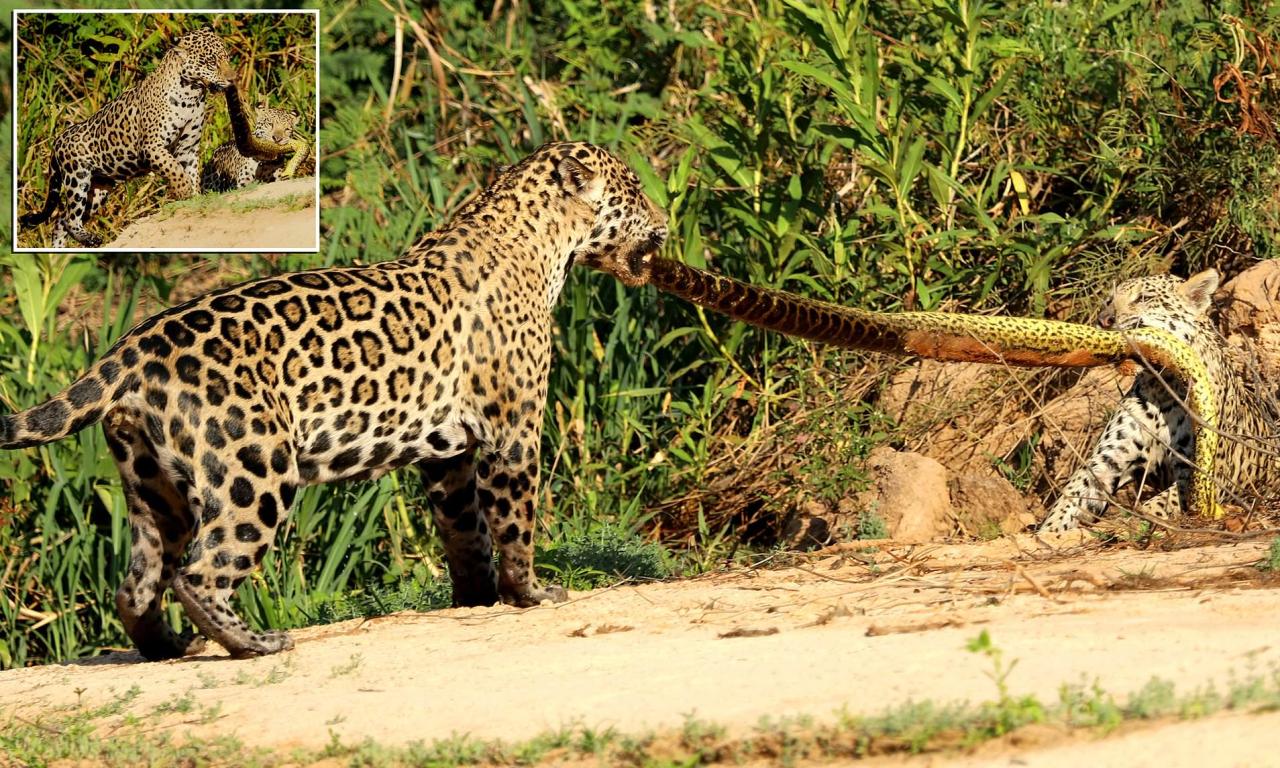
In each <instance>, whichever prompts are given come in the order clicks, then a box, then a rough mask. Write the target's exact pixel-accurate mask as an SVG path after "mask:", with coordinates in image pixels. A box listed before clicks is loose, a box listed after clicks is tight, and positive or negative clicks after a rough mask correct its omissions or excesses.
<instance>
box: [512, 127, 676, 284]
mask: <svg viewBox="0 0 1280 768" xmlns="http://www.w3.org/2000/svg"><path fill="white" fill-rule="evenodd" d="M540 156H541V157H545V158H546V159H547V161H548V163H547V166H546V167H548V168H549V170H550V175H551V181H552V184H551V186H552V187H553V188H555V189H558V190H559V193H560V194H561V195H564V196H566V197H567V198H569V203H570V204H571V205H574V206H581V207H582V210H583V211H584V212H585V213H586V214H587V215H588V216H589V217H590V220H591V227H590V231H589V232H587V233H586V236H585V237H584V238H582V239H581V240H580V241H579V242H578V243H577V245H576V246H575V247H574V249H573V255H572V260H571V261H572V263H576V264H583V265H585V266H588V267H591V268H593V269H598V270H601V271H602V272H608V273H609V274H611V275H613V276H614V277H616V278H617V279H618V280H620V281H621V282H622V283H624V284H625V285H629V286H637V285H643V284H644V283H646V282H648V280H649V262H650V259H652V258H653V256H654V254H656V253H657V252H658V250H659V249H660V248H661V247H662V244H663V243H664V242H666V239H667V214H666V213H665V212H664V211H663V210H662V209H661V208H659V207H658V206H656V205H654V204H653V202H652V201H651V200H649V198H648V197H647V196H646V195H645V193H644V189H643V187H642V186H641V184H640V179H639V178H638V177H637V176H636V174H635V173H634V172H633V171H632V170H631V169H630V168H628V167H627V166H626V164H625V163H623V162H622V161H621V160H619V159H617V158H616V157H614V156H613V155H611V154H609V153H608V152H606V151H605V150H603V149H601V148H600V147H597V146H594V145H592V144H587V143H585V142H562V143H557V144H547V145H545V146H543V147H541V148H539V149H538V150H537V151H536V152H534V155H533V157H534V158H537V157H540Z"/></svg>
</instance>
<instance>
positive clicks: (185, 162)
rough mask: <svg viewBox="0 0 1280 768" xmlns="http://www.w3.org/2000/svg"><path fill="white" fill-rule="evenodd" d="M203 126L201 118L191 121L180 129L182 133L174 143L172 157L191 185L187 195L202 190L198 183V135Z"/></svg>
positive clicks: (196, 193) (198, 192) (195, 193)
mask: <svg viewBox="0 0 1280 768" xmlns="http://www.w3.org/2000/svg"><path fill="white" fill-rule="evenodd" d="M203 127H204V120H203V119H198V120H193V121H191V122H190V123H188V124H187V127H186V128H183V129H182V134H181V135H180V136H178V140H177V142H176V143H175V144H174V149H173V158H174V159H175V160H177V161H178V166H179V167H181V168H182V173H183V175H185V176H186V177H187V181H188V182H189V183H190V185H191V192H190V194H189V195H187V197H190V196H191V195H198V194H200V193H201V192H203V191H204V190H203V189H201V186H202V185H201V183H200V135H201V133H202V132H203V131H202V128H203Z"/></svg>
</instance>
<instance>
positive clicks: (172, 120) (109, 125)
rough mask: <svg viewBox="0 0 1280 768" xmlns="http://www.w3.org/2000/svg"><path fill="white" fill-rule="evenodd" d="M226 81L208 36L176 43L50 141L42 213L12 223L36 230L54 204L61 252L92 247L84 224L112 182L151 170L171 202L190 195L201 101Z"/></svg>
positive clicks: (221, 53) (203, 32)
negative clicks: (71, 245) (151, 67)
mask: <svg viewBox="0 0 1280 768" xmlns="http://www.w3.org/2000/svg"><path fill="white" fill-rule="evenodd" d="M232 74H233V72H232V69H231V63H230V61H229V60H228V58H227V50H226V47H225V46H224V45H223V44H222V40H221V39H219V38H218V36H217V35H216V34H214V33H213V32H212V31H211V30H208V29H200V30H197V31H195V32H192V33H190V34H188V35H184V36H183V37H180V38H178V40H177V41H176V43H175V44H174V46H173V47H172V48H170V49H169V51H168V52H167V53H165V55H164V58H163V59H161V60H160V64H159V66H157V67H156V68H155V71H153V72H152V73H151V74H149V75H147V76H146V77H145V78H143V80H142V82H141V83H139V84H138V85H136V86H134V87H133V88H130V89H129V90H127V91H125V92H124V93H122V94H120V96H118V97H117V98H115V99H113V100H112V101H110V102H108V103H107V104H106V106H104V107H103V108H102V109H100V110H98V111H97V112H96V113H95V114H94V115H93V116H92V117H90V118H89V119H88V120H85V121H84V122H82V123H76V124H75V125H72V126H71V127H70V128H67V129H66V130H65V131H63V132H62V133H61V134H59V135H58V137H57V138H56V139H54V140H53V153H52V156H51V157H50V160H49V190H48V196H47V197H46V198H45V204H44V208H43V209H42V210H40V211H38V212H36V213H30V214H27V215H25V216H21V217H19V219H18V221H19V222H20V223H21V224H22V225H23V226H24V227H30V226H35V225H37V224H41V223H43V222H44V221H46V220H48V219H49V217H50V216H52V215H53V213H54V211H55V210H57V209H58V207H59V200H61V207H62V213H61V215H59V216H58V217H57V218H56V219H55V221H54V225H53V247H55V248H62V247H64V246H66V244H67V242H66V241H67V235H68V234H70V235H71V237H72V238H73V239H75V240H76V241H77V242H79V243H80V244H82V245H85V246H88V247H90V248H96V247H98V246H100V245H102V238H101V237H99V236H98V235H94V234H92V233H90V232H89V231H88V230H87V229H85V224H86V223H87V222H88V221H89V220H90V219H91V218H92V217H93V214H94V212H95V211H96V210H97V209H98V208H99V207H100V206H101V205H102V201H103V200H104V199H105V198H106V196H107V194H108V192H109V190H110V189H111V187H113V186H114V185H115V184H116V183H117V182H121V181H127V180H129V179H132V178H136V177H138V176H144V175H146V174H148V173H151V172H153V171H154V172H156V173H159V174H161V175H163V176H164V177H165V179H166V180H167V181H168V183H169V192H170V194H171V195H172V196H173V197H174V198H175V199H182V198H187V197H191V196H192V195H194V194H196V193H198V192H199V191H200V152H199V150H200V136H201V134H202V133H203V131H204V118H205V96H206V94H207V93H208V92H209V91H221V90H223V89H225V88H226V87H227V86H228V85H229V84H230V83H231V79H232Z"/></svg>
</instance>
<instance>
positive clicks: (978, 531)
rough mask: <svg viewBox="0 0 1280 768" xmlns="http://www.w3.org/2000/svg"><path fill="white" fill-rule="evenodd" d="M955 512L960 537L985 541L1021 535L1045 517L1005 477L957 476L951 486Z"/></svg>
mask: <svg viewBox="0 0 1280 768" xmlns="http://www.w3.org/2000/svg"><path fill="white" fill-rule="evenodd" d="M948 488H949V490H950V492H951V509H952V514H953V515H954V516H955V520H956V525H957V526H958V527H959V529H960V533H962V534H964V535H965V536H975V537H978V538H983V539H990V538H995V536H997V535H999V534H1001V533H1019V532H1021V531H1024V530H1026V528H1027V527H1028V526H1031V525H1034V524H1035V523H1036V521H1037V520H1038V519H1039V517H1040V516H1041V515H1038V514H1037V513H1038V512H1039V513H1041V514H1042V513H1043V510H1041V509H1039V504H1037V503H1035V502H1030V501H1028V500H1027V498H1026V497H1024V496H1023V495H1022V494H1021V493H1018V489H1017V488H1014V487H1013V483H1010V482H1009V481H1008V480H1006V479H1005V478H1003V477H983V476H979V475H955V476H953V477H952V478H951V480H950V482H949V483H948Z"/></svg>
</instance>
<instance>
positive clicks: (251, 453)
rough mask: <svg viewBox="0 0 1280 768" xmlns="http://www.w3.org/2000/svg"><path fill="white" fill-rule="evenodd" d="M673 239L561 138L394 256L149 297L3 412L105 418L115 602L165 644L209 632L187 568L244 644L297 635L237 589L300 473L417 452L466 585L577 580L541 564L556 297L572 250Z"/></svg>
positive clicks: (359, 466) (37, 427) (17, 422)
mask: <svg viewBox="0 0 1280 768" xmlns="http://www.w3.org/2000/svg"><path fill="white" fill-rule="evenodd" d="M665 238H666V216H665V214H664V213H663V212H662V211H661V210H659V209H658V208H657V207H656V206H655V205H653V203H651V202H650V201H649V200H648V198H646V197H645V195H644V193H643V191H642V190H641V187H640V182H639V180H638V179H637V178H636V176H635V175H634V174H633V173H632V172H631V170H630V169H628V168H627V167H626V166H625V165H624V164H623V163H621V162H620V161H618V160H617V159H615V158H614V157H612V156H611V155H609V154H608V153H607V152H605V151H604V150H602V149H599V148H597V147H594V146H592V145H590V144H583V143H557V144H548V145H546V146H543V147H541V148H539V149H538V150H537V151H535V152H534V153H533V154H532V155H530V156H529V157H527V158H526V159H524V160H523V161H521V162H520V163H518V164H516V165H515V166H512V167H511V168H509V169H507V170H506V171H504V172H503V173H502V174H501V175H500V176H499V177H498V178H497V180H496V181H495V182H494V183H493V184H492V185H491V186H490V187H489V188H488V189H486V190H485V191H484V192H482V193H481V194H479V195H478V196H477V197H476V198H475V199H474V200H472V201H471V202H470V203H469V204H468V205H466V206H465V207H464V208H463V209H462V210H461V211H460V212H459V213H458V214H457V216H456V217H455V218H454V219H453V221H452V222H451V223H450V224H449V225H448V226H447V227H445V228H444V229H442V230H439V231H437V232H434V233H432V234H429V235H427V236H425V237H424V238H422V240H420V241H419V242H418V243H417V244H416V245H414V246H413V247H412V248H410V249H409V251H408V253H407V254H406V255H405V256H404V257H403V258H401V259H399V260H397V261H390V262H384V263H380V264H374V265H371V266H364V267H345V268H333V269H319V270H314V271H309V272H299V273H296V274H286V275H281V276H278V277H270V278H266V279H262V280H255V281H253V282H249V283H245V284H243V285H238V286H234V287H231V288H227V289H224V290H221V291H217V292H215V293H211V294H209V295H207V296H203V297H200V298H197V299H193V300H191V301H188V302H186V303H185V304H181V305H179V306H176V307H174V308H172V309H169V310H167V311H165V312H162V313H161V314H159V315H156V316H155V317H152V318H151V319H149V320H147V321H145V322H143V323H142V324H140V325H139V326H137V327H136V328H134V329H133V330H131V331H129V332H128V333H126V334H125V335H124V336H123V337H121V338H120V340H119V341H118V342H116V344H115V346H113V347H112V348H111V349H110V351H108V352H107V354H106V355H105V356H104V357H103V358H102V359H101V360H99V361H97V362H96V363H94V365H93V366H92V367H91V368H90V369H89V370H88V372H86V373H85V374H84V375H83V376H81V377H80V378H79V379H78V380H77V381H76V382H75V383H74V384H72V385H71V386H70V388H68V389H67V390H66V391H64V392H62V393H61V394H59V395H57V396H55V397H54V398H53V399H51V400H49V401H48V402H46V403H44V404H42V405H38V406H36V407H34V408H31V409H29V410H27V411H24V412H22V413H18V414H13V415H9V416H3V417H0V448H22V447H26V446H33V445H40V444H43V443H48V442H51V441H53V440H58V439H60V438H62V437H65V436H67V435H69V434H71V433H73V432H75V431H77V430H80V429H84V428H85V427H88V426H90V425H92V424H94V423H96V422H98V421H102V422H103V425H104V430H105V434H106V439H107V444H108V445H109V446H110V449H111V452H112V454H113V455H114V457H115V461H116V465H117V467H118V469H119V471H120V475H121V478H122V480H123V485H124V490H125V497H126V499H127V501H128V507H129V517H130V526H131V531H132V537H133V538H132V560H131V563H130V565H129V569H128V574H127V576H126V577H125V579H124V583H123V585H122V586H121V587H120V590H119V592H118V593H117V595H116V604H117V607H118V609H119V611H120V615H121V618H122V619H123V622H124V625H125V628H126V630H127V631H128V633H129V636H130V637H131V638H132V639H133V641H134V643H135V644H136V645H137V646H138V648H139V650H141V651H142V653H143V654H144V655H145V656H146V657H147V658H150V659H162V658H168V657H175V656H180V655H183V654H189V653H193V652H195V651H197V650H198V649H200V648H201V647H202V644H203V640H202V639H201V638H200V637H198V636H192V635H189V634H183V635H177V634H175V633H174V632H173V631H172V630H171V629H170V628H169V627H168V625H167V624H166V623H165V621H164V617H163V613H162V611H161V599H162V597H163V595H164V593H165V590H166V588H168V587H170V586H172V588H173V591H174V593H175V594H176V595H177V597H178V599H179V600H180V601H181V603H182V606H183V608H184V609H185V612H186V615H187V616H188V618H190V619H191V621H192V622H193V623H194V624H195V626H196V627H197V628H198V629H199V631H200V632H201V633H203V635H205V636H207V637H211V638H213V639H214V640H216V641H217V642H219V643H220V644H222V646H223V647H225V648H226V649H227V650H229V651H230V652H231V654H232V655H233V656H236V657H244V656H255V655H260V654H268V653H274V652H276V651H280V650H284V649H287V648H290V647H292V641H291V640H290V639H289V637H288V636H287V635H285V634H284V633H280V632H267V633H258V632H253V631H251V630H250V629H249V628H248V627H247V626H246V625H245V624H244V622H243V621H241V620H240V618H239V617H238V616H237V615H236V613H235V611H234V610H233V609H232V607H231V604H230V598H231V594H232V591H233V590H234V589H235V588H236V586H237V585H238V584H239V583H240V582H241V581H242V580H243V579H244V578H245V577H246V576H248V575H249V574H250V573H251V572H252V571H253V569H254V568H255V567H256V566H257V564H258V563H259V562H260V561H261V560H262V558H263V556H264V555H265V554H266V552H267V549H268V547H269V546H270V544H271V540H272V538H273V537H274V535H275V531H276V528H277V527H278V526H279V525H280V522H281V521H282V520H283V519H284V517H285V516H286V515H287V514H288V512H289V508H290V506H291V505H292V504H293V500H294V496H295V494H296V493H297V490H298V488H299V487H301V486H305V485H312V484H316V483H326V482H331V481H335V480H349V479H356V478H370V477H376V476H378V475H381V474H383V473H385V472H387V471H389V470H392V469H396V468H398V467H404V466H407V465H410V464H412V465H416V466H417V467H418V468H420V469H421V471H422V472H423V473H424V476H425V479H426V481H427V486H428V489H429V490H428V497H429V501H430V503H431V506H432V509H433V513H434V517H435V521H436V526H437V530H438V531H439V532H440V534H441V536H442V537H443V539H444V544H445V550H446V554H447V560H448V564H449V575H450V577H451V579H452V581H453V599H454V603H455V604H457V605H487V604H491V603H494V602H496V601H497V600H499V599H501V600H503V601H505V602H508V603H513V604H516V605H535V604H537V603H539V602H540V601H542V600H545V599H548V598H549V599H552V600H563V599H564V597H565V592H564V590H563V589H561V588H559V587H555V586H549V587H544V586H542V585H540V584H539V583H538V580H537V579H536V578H535V577H534V573H533V533H534V530H533V529H534V508H535V504H536V499H537V494H538V453H539V448H540V442H541V432H542V418H543V410H544V406H545V403H546V397H547V377H548V372H549V367H550V364H551V349H552V338H551V323H552V308H553V306H554V304H555V303H556V300H557V298H558V296H559V295H560V290H561V287H562V286H563V284H564V281H565V277H566V272H567V270H568V269H569V267H570V265H572V264H575V263H577V264H583V265H586V266H589V267H592V268H594V269H599V270H602V271H605V272H607V273H610V274H612V275H614V276H615V277H617V278H618V279H619V280H621V281H622V282H623V283H625V284H628V285H639V284H641V283H642V282H643V277H642V276H643V274H644V273H645V272H646V271H647V269H648V264H649V261H650V259H651V257H652V256H653V254H654V253H655V252H656V251H657V250H658V248H660V247H661V245H662V243H663V242H664V240H665ZM494 540H496V542H497V547H498V549H499V552H500V556H501V559H500V567H499V569H498V570H497V571H495V569H494V566H493V560H492V551H493V542H494Z"/></svg>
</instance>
